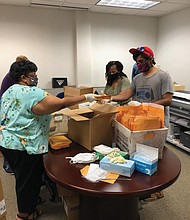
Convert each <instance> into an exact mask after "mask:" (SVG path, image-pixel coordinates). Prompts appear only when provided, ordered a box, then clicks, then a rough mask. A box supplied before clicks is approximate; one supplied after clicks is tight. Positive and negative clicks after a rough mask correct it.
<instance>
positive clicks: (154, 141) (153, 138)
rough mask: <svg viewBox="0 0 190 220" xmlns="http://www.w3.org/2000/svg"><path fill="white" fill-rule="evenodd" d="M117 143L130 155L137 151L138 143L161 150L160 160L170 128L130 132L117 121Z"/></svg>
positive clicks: (115, 123)
mask: <svg viewBox="0 0 190 220" xmlns="http://www.w3.org/2000/svg"><path fill="white" fill-rule="evenodd" d="M114 128H115V142H116V145H117V146H118V147H119V148H120V149H121V150H123V151H127V152H129V155H131V154H132V153H134V152H135V151H136V143H141V144H145V145H148V146H151V147H156V148H158V149H159V156H158V157H159V159H161V158H162V153H163V148H164V145H165V142H166V137H167V132H168V128H160V129H155V130H145V131H130V130H129V129H127V128H126V127H124V126H123V125H122V124H121V123H119V122H118V121H117V120H114Z"/></svg>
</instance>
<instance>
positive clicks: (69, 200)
mask: <svg viewBox="0 0 190 220" xmlns="http://www.w3.org/2000/svg"><path fill="white" fill-rule="evenodd" d="M63 205H64V209H65V214H66V219H67V220H78V219H79V196H66V197H63Z"/></svg>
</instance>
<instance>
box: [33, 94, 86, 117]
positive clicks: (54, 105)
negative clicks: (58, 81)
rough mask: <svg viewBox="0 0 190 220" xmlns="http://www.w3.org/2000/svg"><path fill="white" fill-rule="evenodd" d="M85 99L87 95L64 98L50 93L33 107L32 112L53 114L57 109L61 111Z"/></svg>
mask: <svg viewBox="0 0 190 220" xmlns="http://www.w3.org/2000/svg"><path fill="white" fill-rule="evenodd" d="M85 100H86V97H85V96H84V95H82V96H76V97H65V98H63V99H60V98H57V97H55V96H52V95H48V96H46V97H45V98H44V99H42V101H41V102H39V103H38V104H36V105H35V106H34V107H33V108H32V112H33V113H35V114H37V115H43V114H51V113H53V112H55V111H59V110H61V109H63V108H66V107H69V106H72V105H75V104H78V103H80V102H82V101H85Z"/></svg>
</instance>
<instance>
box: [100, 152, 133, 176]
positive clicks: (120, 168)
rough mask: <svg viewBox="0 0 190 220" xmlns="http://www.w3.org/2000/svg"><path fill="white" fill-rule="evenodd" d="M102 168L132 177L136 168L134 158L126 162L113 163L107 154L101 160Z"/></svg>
mask: <svg viewBox="0 0 190 220" xmlns="http://www.w3.org/2000/svg"><path fill="white" fill-rule="evenodd" d="M100 168H101V169H103V170H106V171H108V172H112V173H117V174H120V175H123V176H127V177H130V176H131V175H132V174H133V172H134V170H135V162H134V161H132V160H126V162H125V163H111V162H110V161H109V158H108V157H107V156H105V157H104V158H103V159H102V160H101V161H100Z"/></svg>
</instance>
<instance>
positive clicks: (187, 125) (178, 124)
mask: <svg viewBox="0 0 190 220" xmlns="http://www.w3.org/2000/svg"><path fill="white" fill-rule="evenodd" d="M170 122H171V123H173V124H176V125H180V126H183V127H186V128H189V129H190V126H188V125H183V124H180V123H177V122H175V121H173V120H171V119H170Z"/></svg>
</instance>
